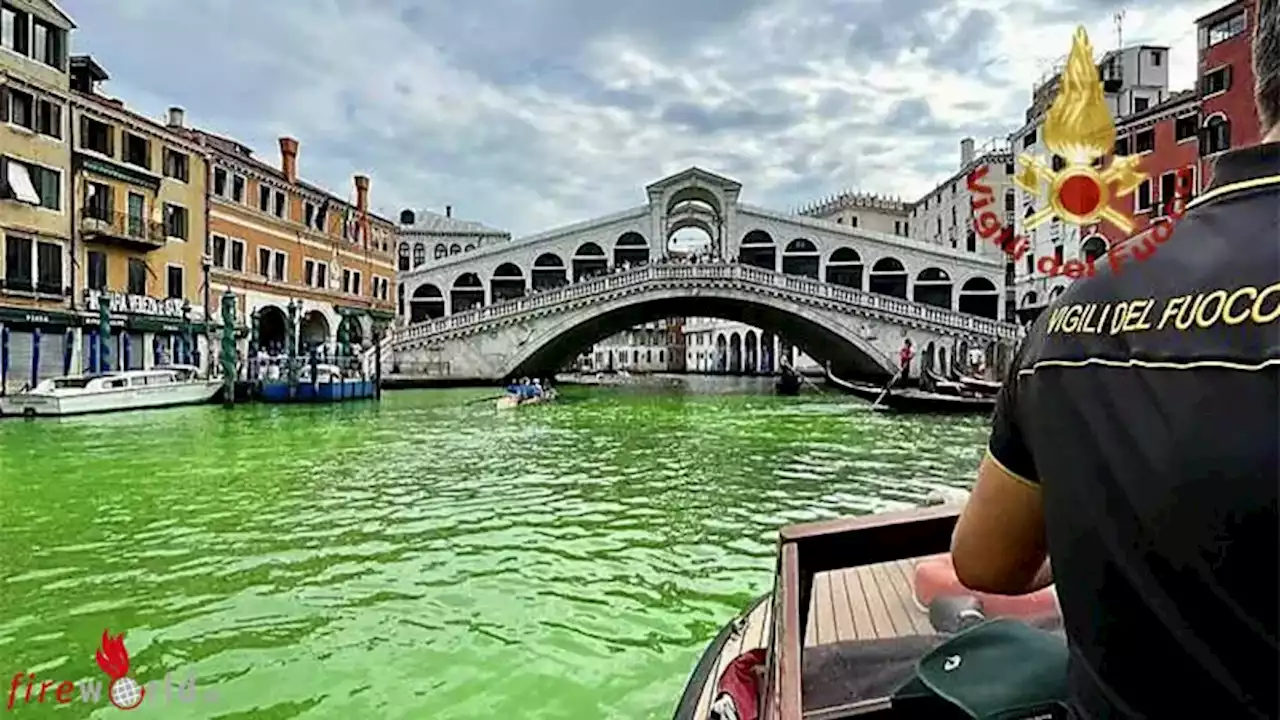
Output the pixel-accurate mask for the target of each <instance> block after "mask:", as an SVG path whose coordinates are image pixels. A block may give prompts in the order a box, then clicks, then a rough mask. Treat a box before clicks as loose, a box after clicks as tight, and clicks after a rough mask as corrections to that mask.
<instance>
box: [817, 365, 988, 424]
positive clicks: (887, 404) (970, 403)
mask: <svg viewBox="0 0 1280 720" xmlns="http://www.w3.org/2000/svg"><path fill="white" fill-rule="evenodd" d="M827 382H829V383H831V384H832V385H834V386H835V387H837V388H839V389H841V390H843V391H844V392H847V393H849V394H850V395H854V396H857V397H860V398H862V399H864V400H870V401H871V402H873V403H876V401H877V400H878V401H879V402H878V403H877V404H876V405H875V409H877V410H884V411H886V412H899V413H911V414H966V413H968V414H977V415H981V414H988V413H990V412H991V411H993V410H994V409H995V406H996V399H995V397H994V396H990V395H988V396H972V395H960V394H950V395H949V394H943V393H935V392H925V391H923V390H914V389H904V388H897V389H891V390H890V391H889V392H887V393H886V392H885V391H884V388H882V387H876V386H875V385H865V384H862V383H852V382H849V381H847V380H841V379H840V378H838V377H836V376H835V375H832V374H831V371H830V370H828V371H827ZM882 396H883V397H882Z"/></svg>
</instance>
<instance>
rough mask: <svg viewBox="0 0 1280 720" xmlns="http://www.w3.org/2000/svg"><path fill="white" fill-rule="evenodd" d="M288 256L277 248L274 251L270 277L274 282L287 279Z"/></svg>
mask: <svg viewBox="0 0 1280 720" xmlns="http://www.w3.org/2000/svg"><path fill="white" fill-rule="evenodd" d="M288 266H289V256H288V255H286V254H285V253H283V252H280V251H279V250H277V251H275V255H274V257H272V263H271V279H272V280H275V281H276V282H285V281H287V280H288V277H289V275H288V272H287V270H288Z"/></svg>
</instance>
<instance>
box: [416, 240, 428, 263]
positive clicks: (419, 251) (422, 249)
mask: <svg viewBox="0 0 1280 720" xmlns="http://www.w3.org/2000/svg"><path fill="white" fill-rule="evenodd" d="M426 261H427V246H426V245H423V244H422V243H414V244H413V267H415V268H417V267H420V266H422V264H423V263H425V262H426Z"/></svg>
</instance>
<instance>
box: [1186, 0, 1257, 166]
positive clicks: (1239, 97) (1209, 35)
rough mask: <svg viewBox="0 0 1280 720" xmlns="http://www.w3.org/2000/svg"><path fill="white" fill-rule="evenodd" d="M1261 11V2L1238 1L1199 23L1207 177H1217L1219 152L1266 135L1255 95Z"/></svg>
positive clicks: (1202, 147)
mask: <svg viewBox="0 0 1280 720" xmlns="http://www.w3.org/2000/svg"><path fill="white" fill-rule="evenodd" d="M1257 15H1258V1H1257V0H1237V1H1236V2H1233V3H1231V4H1230V5H1226V6H1224V7H1221V8H1218V9H1217V10H1215V11H1213V12H1211V13H1209V14H1208V15H1205V16H1204V17H1202V18H1200V19H1199V20H1197V21H1196V27H1197V28H1198V30H1199V35H1200V53H1199V55H1200V57H1199V64H1198V67H1199V88H1198V90H1199V93H1200V115H1201V117H1202V118H1203V121H1202V122H1201V131H1200V154H1201V156H1203V158H1204V160H1203V165H1202V172H1203V174H1204V176H1205V177H1206V178H1212V176H1213V158H1214V157H1215V156H1217V154H1218V153H1221V152H1224V151H1226V150H1230V149H1232V148H1239V147H1245V146H1247V145H1250V144H1253V143H1256V142H1257V141H1258V140H1259V139H1260V137H1261V132H1260V128H1259V127H1258V108H1257V105H1256V104H1255V103H1254V99H1253V83H1254V79H1253V47H1252V39H1253V28H1254V24H1255V23H1256V22H1257ZM1206 184H1207V183H1206Z"/></svg>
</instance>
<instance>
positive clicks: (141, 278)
mask: <svg viewBox="0 0 1280 720" xmlns="http://www.w3.org/2000/svg"><path fill="white" fill-rule="evenodd" d="M129 294H130V295H146V294H147V263H146V262H145V261H143V260H139V259H138V258H129Z"/></svg>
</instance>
